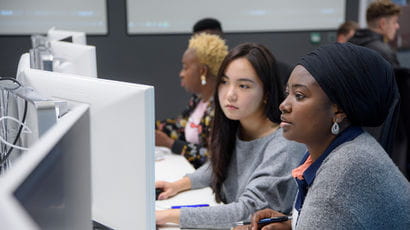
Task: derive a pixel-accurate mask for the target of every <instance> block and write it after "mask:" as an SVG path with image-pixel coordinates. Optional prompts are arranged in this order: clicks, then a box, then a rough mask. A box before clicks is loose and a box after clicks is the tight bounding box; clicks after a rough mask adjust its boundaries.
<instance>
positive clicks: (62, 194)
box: [0, 103, 91, 230]
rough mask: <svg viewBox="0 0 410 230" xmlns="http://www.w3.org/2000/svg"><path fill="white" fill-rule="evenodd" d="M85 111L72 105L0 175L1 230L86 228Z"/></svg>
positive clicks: (88, 180)
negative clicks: (70, 108) (68, 110)
mask: <svg viewBox="0 0 410 230" xmlns="http://www.w3.org/2000/svg"><path fill="white" fill-rule="evenodd" d="M77 104H78V103H77ZM88 109H89V106H88V105H86V104H79V105H77V106H75V107H74V108H73V109H72V110H71V111H70V112H69V113H67V114H66V115H65V116H64V117H63V118H61V119H60V120H59V122H58V123H57V124H55V125H54V126H53V127H51V128H50V129H49V131H48V132H46V133H45V134H44V135H43V136H42V137H41V138H40V139H39V140H38V141H37V142H36V143H35V144H34V145H33V146H32V147H31V148H30V149H29V150H28V151H26V152H24V153H23V154H22V155H21V156H20V157H19V158H18V159H16V161H15V162H14V163H13V167H11V168H9V169H8V171H6V173H5V174H3V175H2V176H1V177H0V204H1V205H0V223H1V229H25V230H31V229H91V222H90V218H91V186H90V184H91V162H90V155H91V154H90V151H91V149H90V140H89V138H90V128H89V127H90V126H89V110H88Z"/></svg>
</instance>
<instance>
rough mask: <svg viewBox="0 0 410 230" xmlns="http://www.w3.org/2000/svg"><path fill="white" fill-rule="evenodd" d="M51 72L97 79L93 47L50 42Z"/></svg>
mask: <svg viewBox="0 0 410 230" xmlns="http://www.w3.org/2000/svg"><path fill="white" fill-rule="evenodd" d="M50 47H51V54H52V56H53V71H55V72H59V73H72V74H77V75H84V76H89V77H97V60H96V52H95V46H88V45H79V44H74V43H70V42H61V41H50Z"/></svg>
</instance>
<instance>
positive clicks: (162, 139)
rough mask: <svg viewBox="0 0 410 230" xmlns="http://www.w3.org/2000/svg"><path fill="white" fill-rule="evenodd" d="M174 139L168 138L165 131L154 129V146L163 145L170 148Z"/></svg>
mask: <svg viewBox="0 0 410 230" xmlns="http://www.w3.org/2000/svg"><path fill="white" fill-rule="evenodd" d="M174 141H175V140H174V139H172V138H170V137H169V136H168V135H167V134H166V133H164V132H162V131H159V130H155V145H156V146H165V147H168V148H172V145H174Z"/></svg>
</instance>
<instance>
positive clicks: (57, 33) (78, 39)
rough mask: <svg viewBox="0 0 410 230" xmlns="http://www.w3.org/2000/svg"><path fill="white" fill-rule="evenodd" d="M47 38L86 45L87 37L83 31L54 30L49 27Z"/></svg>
mask: <svg viewBox="0 0 410 230" xmlns="http://www.w3.org/2000/svg"><path fill="white" fill-rule="evenodd" d="M47 38H48V40H49V41H61V40H64V41H70V42H72V43H75V44H79V45H87V39H86V35H85V33H84V32H77V31H69V30H56V29H54V28H51V29H49V30H48V32H47Z"/></svg>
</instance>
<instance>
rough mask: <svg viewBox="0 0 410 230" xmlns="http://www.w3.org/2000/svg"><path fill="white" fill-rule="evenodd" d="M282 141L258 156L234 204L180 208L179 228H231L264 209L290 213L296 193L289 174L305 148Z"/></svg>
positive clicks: (274, 142) (275, 142)
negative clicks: (260, 160)
mask: <svg viewBox="0 0 410 230" xmlns="http://www.w3.org/2000/svg"><path fill="white" fill-rule="evenodd" d="M281 140H282V139H281ZM283 140H284V139H283ZM283 140H282V141H281V142H280V143H278V142H277V141H272V143H271V144H269V145H268V146H267V148H266V149H265V152H264V153H261V154H263V160H262V162H261V163H260V164H259V165H258V167H257V168H256V169H255V170H254V172H253V174H252V176H251V178H250V179H249V180H248V184H247V186H246V188H245V191H244V192H243V193H242V194H240V196H239V198H238V199H237V200H236V201H234V202H232V203H228V204H223V205H219V206H212V207H204V208H183V209H181V215H180V225H181V227H182V228H189V227H195V228H230V227H232V224H233V223H234V222H237V221H241V220H247V219H249V218H250V216H251V215H252V214H253V213H254V212H255V211H257V210H260V209H263V208H267V207H270V208H273V209H276V210H278V211H282V212H285V213H289V212H290V210H291V206H292V203H293V199H294V196H295V193H296V184H295V182H294V181H293V179H292V178H291V174H290V173H291V170H292V169H293V168H294V167H295V166H296V165H297V163H298V162H299V160H300V158H301V156H302V154H303V153H304V150H305V148H304V146H302V145H300V144H296V143H294V142H289V141H283ZM299 152H300V154H295V153H299ZM245 167H246V166H245ZM244 183H246V182H244Z"/></svg>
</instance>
